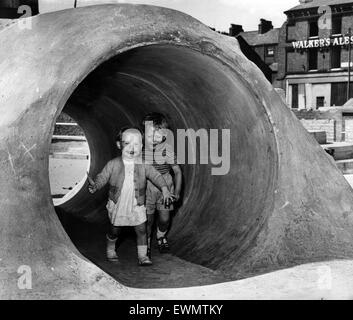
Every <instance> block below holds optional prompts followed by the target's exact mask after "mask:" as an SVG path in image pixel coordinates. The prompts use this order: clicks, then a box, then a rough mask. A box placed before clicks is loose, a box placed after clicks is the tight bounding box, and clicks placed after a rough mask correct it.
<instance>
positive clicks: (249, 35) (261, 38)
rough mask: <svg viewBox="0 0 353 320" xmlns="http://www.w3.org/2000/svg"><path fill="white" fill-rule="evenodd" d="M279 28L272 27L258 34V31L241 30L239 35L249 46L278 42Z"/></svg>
mask: <svg viewBox="0 0 353 320" xmlns="http://www.w3.org/2000/svg"><path fill="white" fill-rule="evenodd" d="M279 30H280V29H279V28H275V29H272V30H270V31H268V32H266V33H263V34H259V32H258V31H247V32H241V33H240V35H241V36H242V37H243V38H244V39H245V41H246V42H247V43H248V44H249V45H251V46H258V45H263V44H274V43H278V36H279Z"/></svg>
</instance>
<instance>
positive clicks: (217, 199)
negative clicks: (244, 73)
mask: <svg viewBox="0 0 353 320" xmlns="http://www.w3.org/2000/svg"><path fill="white" fill-rule="evenodd" d="M64 111H65V112H66V113H67V114H68V115H70V116H71V117H72V118H73V119H75V120H76V121H77V123H78V124H79V125H80V126H81V127H82V129H83V130H84V132H85V135H86V137H87V141H88V144H89V148H90V152H91V166H90V175H92V176H95V175H96V174H97V173H98V172H99V171H100V170H101V169H102V168H103V166H104V165H105V163H106V162H107V161H109V160H110V159H112V158H113V157H115V156H116V154H117V149H116V145H115V140H114V138H115V135H116V133H117V132H118V131H119V129H120V128H121V127H123V126H126V125H139V124H140V122H141V119H142V117H143V116H144V115H145V114H147V113H149V112H153V111H157V112H161V113H164V114H166V115H168V117H169V119H170V121H171V128H172V129H174V131H176V129H193V130H195V132H197V131H198V130H200V129H204V130H207V132H208V133H209V132H210V131H209V129H219V155H220V156H221V155H223V156H226V155H227V154H229V159H225V158H224V159H223V163H222V166H224V167H225V172H224V174H223V175H213V174H212V169H213V168H214V164H212V163H211V161H209V164H208V165H206V164H200V161H199V160H198V161H197V164H188V163H187V161H186V164H185V165H182V169H183V174H184V190H183V200H182V204H181V206H180V208H178V210H177V212H176V215H175V217H174V220H173V225H172V228H171V232H170V241H171V245H172V253H173V254H175V255H177V256H178V257H180V258H182V259H186V260H187V261H190V262H193V263H195V264H198V265H202V266H204V267H208V268H210V269H213V270H216V271H221V272H222V273H224V274H226V276H227V278H228V279H230V280H232V279H236V278H237V276H236V274H235V273H234V270H233V267H234V265H233V262H232V261H234V259H237V257H239V256H241V254H242V253H243V252H244V251H246V249H247V248H248V246H249V245H250V244H251V242H252V241H253V240H254V237H256V235H257V232H258V231H259V230H260V228H261V226H262V225H263V223H264V221H265V220H266V217H267V214H268V212H269V210H271V208H272V206H273V194H274V189H273V187H274V179H275V177H276V166H277V159H276V146H275V139H274V135H273V133H272V129H271V126H270V123H269V119H268V117H267V114H266V113H265V112H264V109H263V106H262V105H261V104H260V103H259V101H258V100H256V98H255V97H254V95H253V94H252V93H251V89H250V88H249V87H247V86H246V85H245V83H244V82H243V81H242V80H241V78H240V77H239V76H237V74H236V73H234V72H233V71H232V70H231V69H230V68H229V67H228V66H226V65H224V64H222V63H221V62H220V61H219V60H218V59H215V58H211V57H209V56H207V55H205V54H202V53H200V52H198V51H196V50H192V49H190V48H186V47H182V46H176V45H166V44H160V45H149V46H142V47H138V48H135V49H132V50H128V51H126V52H124V53H121V54H119V55H117V56H114V57H112V58H111V59H110V60H108V61H106V62H104V63H102V64H101V65H99V66H98V67H97V68H96V69H95V70H93V71H92V72H91V73H90V74H89V75H88V76H87V77H86V78H85V79H84V80H83V81H82V82H81V83H80V84H79V85H78V87H77V88H76V90H75V91H74V92H73V93H72V95H71V96H70V98H69V99H68V101H67V103H66V105H65V108H64ZM222 129H226V130H230V145H227V144H225V148H226V149H225V150H222V148H221V147H222V141H221V140H222V139H221V137H222ZM187 143H188V140H186V145H187ZM198 146H199V145H198ZM175 151H176V152H178V150H177V144H176V145H175ZM179 151H180V150H179ZM199 153H200V152H197V157H199ZM186 160H187V159H186ZM228 164H230V167H229V170H228V168H227V165H228ZM218 167H219V166H218ZM106 200H107V193H106V191H102V192H100V193H99V194H97V195H94V196H92V195H90V194H89V193H88V190H87V187H83V188H82V189H81V190H80V191H79V192H78V193H77V194H76V195H75V196H74V197H73V198H72V199H71V200H69V201H67V202H65V203H64V204H62V205H61V206H59V208H58V210H57V211H58V213H59V216H60V217H61V218H63V216H65V217H66V218H64V219H62V220H65V219H67V220H65V221H64V222H63V224H64V226H65V228H66V230H67V232H68V233H69V235H70V237H71V239H72V240H73V242H74V243H75V244H76V245H77V246H78V248H80V243H81V245H82V242H80V239H79V236H77V235H75V232H76V231H77V230H81V231H82V227H79V228H73V227H72V226H70V223H71V222H70V218H69V216H72V215H74V216H75V217H78V218H80V219H81V220H85V221H88V222H89V223H91V224H94V225H96V228H99V225H101V224H102V222H105V221H106V216H107V215H106V212H105V211H104V210H105V204H106ZM75 230H76V231H75ZM102 233H103V231H102ZM101 239H102V240H103V241H104V237H101ZM85 245H86V249H84V250H83V251H84V252H83V253H84V254H85V252H86V253H87V251H89V249H87V244H85ZM85 245H83V246H85ZM102 250H103V251H104V248H103V246H102ZM131 251H132V254H133V255H135V252H134V249H133V248H131ZM85 255H86V257H88V258H90V259H91V257H90V254H89V253H88V254H85ZM91 255H92V254H91ZM93 255H94V254H93ZM92 261H94V262H97V261H95V260H94V259H93V260H92ZM100 266H101V267H102V268H103V269H104V265H103V266H102V265H100ZM107 271H108V272H109V270H107ZM125 279H126V283H124V284H131V283H130V282H129V277H128V276H126V278H125ZM119 280H120V279H119Z"/></svg>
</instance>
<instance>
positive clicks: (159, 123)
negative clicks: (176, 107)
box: [142, 112, 169, 129]
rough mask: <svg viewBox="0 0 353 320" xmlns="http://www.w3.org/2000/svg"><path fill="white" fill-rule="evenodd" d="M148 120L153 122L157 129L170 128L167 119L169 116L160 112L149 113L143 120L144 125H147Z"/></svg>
mask: <svg viewBox="0 0 353 320" xmlns="http://www.w3.org/2000/svg"><path fill="white" fill-rule="evenodd" d="M146 122H152V123H153V126H154V127H155V128H156V129H169V123H168V120H167V117H166V116H165V115H164V114H162V113H158V112H151V113H149V114H147V115H145V117H144V118H143V120H142V127H143V128H144V127H145V124H146Z"/></svg>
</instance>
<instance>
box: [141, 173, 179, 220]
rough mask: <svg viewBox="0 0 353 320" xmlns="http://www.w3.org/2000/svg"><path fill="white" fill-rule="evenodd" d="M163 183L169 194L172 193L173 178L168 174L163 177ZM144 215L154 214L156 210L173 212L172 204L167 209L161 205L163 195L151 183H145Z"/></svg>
mask: <svg viewBox="0 0 353 320" xmlns="http://www.w3.org/2000/svg"><path fill="white" fill-rule="evenodd" d="M163 178H164V180H165V182H166V183H167V186H168V189H169V191H170V192H171V193H174V182H173V177H172V176H171V174H170V173H166V174H164V175H163ZM146 210H147V211H146V213H147V214H154V212H155V211H156V210H164V211H173V210H174V206H173V204H171V205H170V207H169V208H166V207H165V206H164V203H163V193H162V191H160V190H159V189H158V188H157V187H156V186H155V185H154V184H153V183H152V182H151V181H149V180H148V181H147V190H146Z"/></svg>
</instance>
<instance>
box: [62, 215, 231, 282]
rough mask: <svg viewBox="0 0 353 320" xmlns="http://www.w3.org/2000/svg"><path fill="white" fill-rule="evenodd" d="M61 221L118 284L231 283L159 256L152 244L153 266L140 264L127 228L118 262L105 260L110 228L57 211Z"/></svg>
mask: <svg viewBox="0 0 353 320" xmlns="http://www.w3.org/2000/svg"><path fill="white" fill-rule="evenodd" d="M57 213H58V216H59V219H60V221H61V222H62V224H63V226H64V228H65V230H66V232H67V234H68V235H69V237H70V238H71V240H72V242H73V243H74V245H75V246H76V248H77V249H78V250H79V251H80V252H81V253H82V255H84V256H85V257H86V258H87V259H89V260H90V261H92V262H93V263H94V264H96V265H97V266H98V267H100V268H101V269H102V270H104V271H105V272H107V273H108V274H109V275H111V276H112V277H113V278H114V279H116V280H117V281H118V282H120V283H122V284H123V285H125V286H129V287H133V288H145V289H148V288H182V287H193V286H204V285H211V284H216V283H222V282H227V281H231V280H230V279H229V278H227V277H226V276H225V275H224V274H222V273H220V272H218V271H214V270H211V269H208V268H205V267H202V266H200V265H197V264H193V263H190V262H187V261H185V260H183V259H180V258H178V257H176V256H174V255H172V254H163V255H162V254H160V253H159V252H158V249H157V245H156V242H155V241H154V243H153V248H152V260H153V266H151V267H140V266H138V264H137V249H136V243H135V237H134V233H133V230H132V229H131V228H126V230H124V234H123V236H122V239H121V241H120V244H119V247H118V255H119V259H120V261H119V263H111V262H109V261H107V260H106V257H105V243H106V242H105V239H106V238H105V234H106V230H107V228H108V225H97V224H92V223H87V222H83V221H81V220H79V219H77V218H74V217H72V216H69V215H68V214H66V213H64V212H61V211H60V210H59V209H57Z"/></svg>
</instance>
